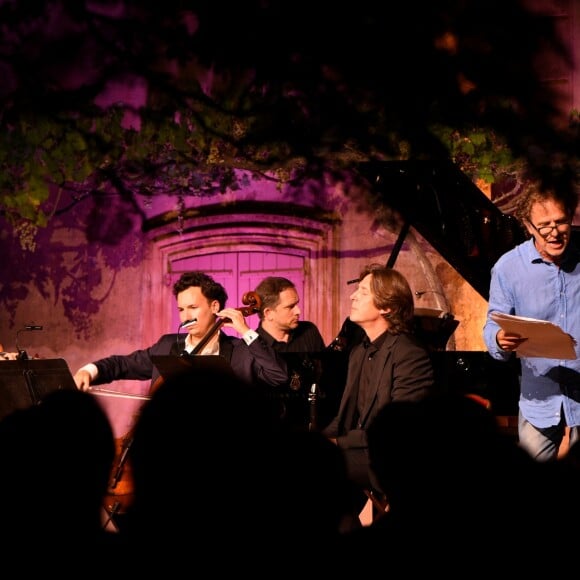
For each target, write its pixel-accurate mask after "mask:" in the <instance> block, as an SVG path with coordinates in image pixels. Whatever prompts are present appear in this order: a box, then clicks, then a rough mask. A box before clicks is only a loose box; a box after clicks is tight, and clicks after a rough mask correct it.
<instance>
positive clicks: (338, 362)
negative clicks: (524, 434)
mask: <svg viewBox="0 0 580 580" xmlns="http://www.w3.org/2000/svg"><path fill="white" fill-rule="evenodd" d="M359 177H360V178H361V181H362V183H363V184H364V187H365V188H368V189H369V190H370V191H371V192H372V195H377V196H379V197H380V198H381V199H382V201H383V202H384V203H385V204H386V205H387V206H389V207H390V208H392V209H394V210H396V211H397V212H398V213H399V214H400V216H401V219H402V226H401V228H400V233H399V236H398V239H397V241H396V243H395V245H394V248H393V251H392V253H391V255H390V256H389V259H388V262H387V264H386V266H387V267H395V264H396V260H397V256H398V253H399V251H400V249H401V247H402V245H403V243H404V241H405V236H406V235H407V233H408V232H409V228H410V227H413V228H414V229H415V230H416V231H417V232H418V233H419V234H420V235H421V236H423V237H424V238H425V239H426V240H427V241H428V242H429V243H430V244H431V245H432V247H433V248H434V249H435V250H436V251H438V252H439V254H441V256H442V257H443V258H444V259H445V260H447V261H448V263H449V264H450V265H451V266H452V267H453V268H455V270H457V272H458V273H459V274H460V275H461V276H462V277H463V278H465V280H466V281H467V282H468V283H469V284H470V285H471V286H472V287H473V288H474V289H475V290H476V291H477V292H478V293H479V294H480V295H481V296H482V297H483V298H484V299H485V300H486V301H487V299H488V292H489V283H490V272H491V268H492V266H493V264H494V263H495V261H496V260H497V259H498V258H499V257H500V256H501V255H502V254H503V253H504V252H506V251H507V250H509V249H510V248H512V247H514V246H515V245H516V244H518V243H520V242H521V241H523V240H524V238H525V233H524V231H523V230H522V229H521V227H520V225H519V222H518V221H517V220H516V219H515V218H513V217H512V216H510V215H508V214H506V213H503V212H502V211H501V210H500V209H499V207H497V206H496V205H495V204H494V203H493V202H492V201H491V200H490V199H489V198H488V197H487V196H486V195H485V194H484V193H483V192H482V191H481V190H480V189H479V188H478V187H477V186H476V185H475V184H474V183H473V182H472V181H471V180H470V179H469V178H468V177H467V176H466V175H465V174H464V173H462V172H461V171H460V170H459V169H458V168H457V167H456V166H455V165H454V164H453V163H451V162H436V163H435V162H422V161H421V162H408V161H404V162H391V161H388V162H382V163H375V162H372V163H370V162H369V163H362V164H360V166H359ZM429 310H430V309H416V311H415V313H416V315H415V330H416V332H417V334H418V335H419V336H420V337H421V339H422V340H423V341H424V343H425V344H426V345H427V346H428V347H429V350H430V352H431V356H432V360H433V363H434V368H435V373H436V377H437V380H438V382H439V384H440V385H442V386H443V388H447V389H450V390H452V391H456V392H461V393H464V394H473V395H477V396H478V397H481V398H483V399H486V400H488V401H489V402H490V404H491V409H492V411H493V412H494V414H495V415H496V416H498V417H501V418H502V420H504V419H505V420H507V419H509V425H506V426H507V427H508V428H509V430H510V432H513V429H514V426H515V417H516V416H517V412H518V411H517V408H518V397H519V374H520V367H519V361H518V360H517V359H516V358H515V357H514V358H513V359H512V360H511V361H510V362H507V363H505V362H500V361H496V360H495V359H493V358H492V357H491V356H490V355H489V354H488V353H487V352H486V351H456V350H454V351H448V350H446V346H447V343H448V340H449V338H450V337H451V335H452V334H453V332H454V331H455V329H456V328H457V326H458V325H459V322H458V321H457V320H456V319H455V318H454V316H453V315H452V314H451V313H440V312H438V311H433V310H431V312H429ZM363 334H364V333H363V331H362V330H361V329H360V327H358V326H357V325H356V324H354V323H351V322H350V320H349V319H348V318H347V319H346V320H345V321H344V322H343V325H342V328H341V329H340V331H339V333H338V334H337V336H336V338H335V339H334V340H333V341H332V343H331V344H330V345H328V348H327V350H326V351H325V352H322V353H314V354H313V353H288V354H285V355H284V356H285V358H286V359H287V363H288V365H289V368H290V374H292V375H294V376H298V377H300V378H299V380H298V381H295V387H296V388H293V387H292V386H291V385H290V386H289V387H288V389H286V390H285V391H284V395H283V399H284V408H285V409H286V411H287V419H288V420H289V421H290V422H291V423H293V424H297V425H298V426H301V427H306V426H307V425H308V426H309V427H312V424H313V423H315V424H316V425H315V426H318V427H324V426H325V424H326V423H327V422H328V421H330V420H331V419H332V417H333V416H334V414H335V412H336V410H337V408H338V404H339V402H340V397H341V394H342V389H343V387H344V380H345V377H346V367H347V360H348V353H349V352H350V349H351V348H352V347H353V346H354V345H355V344H356V343H357V342H359V341H360V340H362V336H363ZM313 384H315V385H316V393H314V396H313V394H312V393H310V392H309V391H310V389H311V386H312V385H313ZM313 405H316V409H315V413H316V417H314V418H313V413H312V409H313Z"/></svg>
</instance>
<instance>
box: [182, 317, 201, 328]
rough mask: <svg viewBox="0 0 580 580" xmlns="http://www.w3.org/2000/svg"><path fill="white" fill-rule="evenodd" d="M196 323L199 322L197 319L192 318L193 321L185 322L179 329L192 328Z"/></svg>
mask: <svg viewBox="0 0 580 580" xmlns="http://www.w3.org/2000/svg"><path fill="white" fill-rule="evenodd" d="M195 322H197V318H192V319H191V320H184V321H183V322H182V323H181V324H180V325H179V328H186V327H188V326H191V325H192V324H194V323H195Z"/></svg>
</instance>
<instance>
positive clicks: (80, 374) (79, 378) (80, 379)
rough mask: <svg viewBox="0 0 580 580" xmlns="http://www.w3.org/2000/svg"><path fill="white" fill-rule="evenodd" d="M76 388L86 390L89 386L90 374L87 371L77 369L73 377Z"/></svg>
mask: <svg viewBox="0 0 580 580" xmlns="http://www.w3.org/2000/svg"><path fill="white" fill-rule="evenodd" d="M73 379H74V381H75V384H76V386H77V389H79V390H80V391H88V390H89V389H90V388H91V374H90V373H89V371H83V370H79V371H77V372H76V373H75V375H74V377H73Z"/></svg>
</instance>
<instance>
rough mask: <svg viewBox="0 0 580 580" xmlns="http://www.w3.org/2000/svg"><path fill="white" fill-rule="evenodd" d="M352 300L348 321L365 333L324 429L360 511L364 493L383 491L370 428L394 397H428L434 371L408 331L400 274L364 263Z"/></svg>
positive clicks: (406, 290) (409, 301) (407, 292)
mask: <svg viewBox="0 0 580 580" xmlns="http://www.w3.org/2000/svg"><path fill="white" fill-rule="evenodd" d="M350 301H351V308H350V320H351V321H352V322H354V323H356V324H358V325H359V326H360V327H361V328H362V329H363V330H364V331H365V337H364V339H363V340H362V342H361V343H359V344H357V345H356V346H354V347H353V349H352V350H351V352H350V355H349V360H348V371H347V377H346V383H345V388H344V392H343V394H342V398H341V401H340V405H339V409H338V412H337V415H336V416H335V417H334V419H333V420H332V421H331V422H330V423H329V424H328V426H327V427H326V428H325V429H324V431H323V433H324V434H325V435H326V436H327V437H329V438H330V439H332V440H333V441H335V442H336V444H337V445H338V446H339V447H340V448H341V449H342V450H343V452H344V455H345V458H346V462H347V468H348V472H349V477H350V479H351V481H352V482H353V484H354V494H353V503H354V507H353V509H354V510H355V512H356V513H359V512H360V510H361V509H362V508H363V507H364V504H365V502H366V499H367V495H366V493H365V492H380V491H381V490H380V486H379V485H378V482H377V481H376V479H375V477H374V474H373V473H372V471H371V470H370V467H369V458H368V448H367V434H366V430H367V428H368V426H369V425H370V424H371V422H372V420H373V419H374V418H375V417H376V415H377V414H378V412H379V410H380V409H381V408H382V407H384V406H385V405H388V404H389V403H391V402H392V401H417V400H420V399H423V398H426V397H428V396H430V395H431V394H432V393H433V392H434V372H433V367H432V363H431V358H430V356H429V353H428V351H427V349H426V348H425V347H424V346H423V345H422V344H420V343H419V342H418V341H417V339H416V338H415V337H414V336H413V334H412V328H413V316H414V304H413V294H412V292H411V289H410V287H409V284H408V282H407V280H406V279H405V277H404V276H403V275H402V274H401V273H400V272H398V271H396V270H393V269H391V268H386V267H384V266H382V265H380V264H371V265H369V266H367V267H366V268H364V269H363V271H362V272H361V274H360V277H359V281H358V287H357V289H356V290H355V291H354V292H353V293H352V294H351V296H350ZM387 499H388V498H387Z"/></svg>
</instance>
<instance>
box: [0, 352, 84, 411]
mask: <svg viewBox="0 0 580 580" xmlns="http://www.w3.org/2000/svg"><path fill="white" fill-rule="evenodd" d="M76 388H77V387H76V384H75V382H74V379H73V377H72V375H71V372H70V370H69V368H68V365H67V363H66V361H65V360H64V359H62V358H56V359H23V360H5V361H0V419H2V418H3V417H5V416H6V415H9V414H10V413H11V412H13V411H15V410H17V409H26V408H27V407H31V406H32V405H37V404H38V403H40V402H41V401H42V399H43V398H44V397H45V396H46V395H48V394H49V393H52V392H53V391H59V390H62V389H76Z"/></svg>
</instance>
